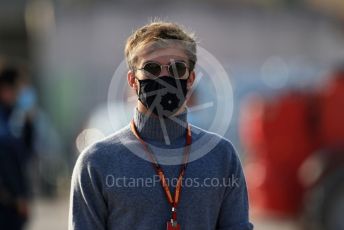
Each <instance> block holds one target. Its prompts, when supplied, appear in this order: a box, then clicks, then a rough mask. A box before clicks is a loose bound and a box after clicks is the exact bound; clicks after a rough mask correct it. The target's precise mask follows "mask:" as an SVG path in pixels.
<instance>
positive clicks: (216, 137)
mask: <svg viewBox="0 0 344 230" xmlns="http://www.w3.org/2000/svg"><path fill="white" fill-rule="evenodd" d="M190 127H191V132H192V135H193V136H195V139H196V141H197V140H200V139H204V140H212V141H214V142H216V143H218V145H221V146H227V147H230V148H234V147H233V144H232V142H231V141H230V140H228V139H227V138H225V137H223V136H221V135H220V134H218V133H215V132H211V131H208V130H204V129H202V128H200V127H198V126H196V125H192V124H190Z"/></svg>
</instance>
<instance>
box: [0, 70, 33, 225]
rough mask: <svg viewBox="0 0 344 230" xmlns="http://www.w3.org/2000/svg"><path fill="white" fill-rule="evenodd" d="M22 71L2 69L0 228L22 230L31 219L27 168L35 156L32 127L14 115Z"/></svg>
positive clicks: (0, 75) (0, 73)
mask: <svg viewBox="0 0 344 230" xmlns="http://www.w3.org/2000/svg"><path fill="white" fill-rule="evenodd" d="M19 92H20V71H19V70H18V69H17V68H14V67H9V66H8V67H5V68H3V69H2V70H0V229H8V230H12V229H13V230H16V229H23V226H24V224H25V222H26V220H27V218H28V197H29V187H28V183H27V178H26V165H27V162H28V160H29V159H30V157H31V155H32V144H31V143H32V133H33V130H32V129H33V126H32V122H31V121H30V119H29V118H24V120H20V121H19V120H18V119H17V116H15V114H16V113H15V110H16V104H17V101H18V96H19Z"/></svg>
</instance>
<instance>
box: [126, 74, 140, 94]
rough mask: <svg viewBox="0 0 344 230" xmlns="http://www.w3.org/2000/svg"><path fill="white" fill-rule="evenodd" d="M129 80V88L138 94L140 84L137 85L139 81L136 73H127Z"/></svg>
mask: <svg viewBox="0 0 344 230" xmlns="http://www.w3.org/2000/svg"><path fill="white" fill-rule="evenodd" d="M127 80H128V84H129V86H130V87H131V88H132V89H134V90H135V92H137V90H138V84H137V80H136V78H135V72H134V71H132V70H129V71H128V73H127Z"/></svg>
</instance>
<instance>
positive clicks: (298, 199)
mask: <svg viewBox="0 0 344 230" xmlns="http://www.w3.org/2000/svg"><path fill="white" fill-rule="evenodd" d="M312 99H313V98H312V97H311V96H309V95H306V94H301V93H298V92H289V93H287V94H285V95H284V96H282V97H281V98H278V99H277V100H272V101H264V100H263V99H258V98H255V99H253V100H252V101H251V102H249V103H248V104H247V105H246V106H245V107H244V111H243V114H245V115H243V116H244V118H243V122H242V123H241V134H242V138H241V139H242V141H243V144H244V146H245V148H246V150H247V152H248V153H249V157H248V162H247V164H246V166H245V170H246V177H247V183H248V188H249V197H250V202H251V204H252V206H253V208H254V209H256V210H258V211H260V212H265V213H270V214H274V215H278V216H289V215H295V214H296V213H297V212H298V211H299V210H300V206H301V205H302V200H303V194H304V188H303V185H302V183H301V182H300V181H299V176H298V169H299V168H300V166H301V165H302V163H303V162H304V160H305V159H306V158H307V157H308V156H309V155H310V154H311V153H312V152H313V151H314V149H315V143H314V142H313V132H312V131H313V129H312V128H313V125H314V124H312V123H313V120H314V119H312V117H311V110H312V107H311V106H310V105H312V103H311V102H312Z"/></svg>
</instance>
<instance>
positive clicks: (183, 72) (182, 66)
mask: <svg viewBox="0 0 344 230" xmlns="http://www.w3.org/2000/svg"><path fill="white" fill-rule="evenodd" d="M163 67H167V71H168V73H169V75H170V76H171V77H174V78H176V79H187V78H188V77H189V67H188V66H187V64H186V63H185V62H183V61H173V62H171V63H170V64H168V65H161V64H160V63H157V62H152V61H150V62H147V63H145V64H144V65H143V67H142V68H139V69H137V70H143V71H144V72H145V75H146V76H147V77H148V78H153V79H154V78H158V77H159V76H160V74H161V72H162V68H163Z"/></svg>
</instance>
